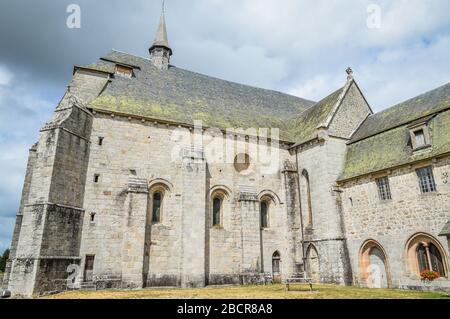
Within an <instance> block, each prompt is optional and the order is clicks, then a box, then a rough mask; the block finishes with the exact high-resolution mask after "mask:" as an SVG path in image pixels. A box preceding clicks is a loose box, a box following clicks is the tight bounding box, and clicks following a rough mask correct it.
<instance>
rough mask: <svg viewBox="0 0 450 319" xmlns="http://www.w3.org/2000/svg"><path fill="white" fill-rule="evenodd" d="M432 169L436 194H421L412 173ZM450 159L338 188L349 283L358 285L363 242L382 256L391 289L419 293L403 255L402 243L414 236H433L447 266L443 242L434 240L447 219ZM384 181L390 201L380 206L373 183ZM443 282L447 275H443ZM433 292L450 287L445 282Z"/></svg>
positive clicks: (449, 215)
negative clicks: (348, 258)
mask: <svg viewBox="0 0 450 319" xmlns="http://www.w3.org/2000/svg"><path fill="white" fill-rule="evenodd" d="M424 165H431V166H432V167H433V173H434V177H435V181H436V186H437V192H436V193H428V194H421V192H420V189H419V181H418V177H417V174H416V172H415V169H416V168H419V167H422V166H424ZM449 172H450V159H449V158H448V157H447V158H443V159H439V160H436V161H434V162H433V161H429V162H422V163H419V164H415V165H411V166H405V167H402V168H398V169H393V170H391V171H386V172H383V173H380V174H374V175H372V176H363V177H360V178H357V179H354V180H351V181H348V182H346V183H343V185H342V189H343V193H342V203H343V212H344V217H345V225H346V235H347V240H348V247H349V252H350V256H351V261H352V268H353V270H354V280H355V282H359V283H360V284H364V283H363V282H361V280H360V277H361V272H362V269H361V267H360V264H359V262H360V255H359V252H360V249H361V246H362V245H363V243H364V242H365V241H367V240H369V239H370V240H374V241H376V242H378V243H379V244H380V245H381V247H382V248H383V249H384V251H385V252H386V255H387V256H386V260H387V263H388V268H389V269H388V273H389V274H390V277H391V286H393V287H423V286H424V284H423V282H421V281H420V280H419V276H418V274H417V273H411V272H410V270H409V269H410V265H409V263H410V262H409V261H408V258H407V255H406V244H407V241H408V240H409V239H410V238H411V237H412V236H413V235H415V234H417V233H426V234H428V235H430V236H432V237H433V238H434V239H435V240H436V241H437V242H439V243H440V244H441V245H442V247H444V249H443V250H444V251H443V252H442V253H443V254H444V262H445V263H446V264H447V269H449V264H448V260H449V259H448V249H449V246H448V242H447V240H446V239H445V238H444V237H439V236H438V234H439V233H440V231H441V230H442V228H443V227H444V225H445V224H446V222H447V221H448V220H449V219H450V183H449V181H448V178H447V176H448V174H449ZM380 176H388V177H389V184H390V190H391V194H392V200H388V201H380V199H379V197H378V190H377V185H376V182H375V178H377V177H380ZM447 276H448V274H447ZM433 286H443V287H450V282H449V281H448V279H446V278H441V279H439V280H437V281H436V282H435V283H433Z"/></svg>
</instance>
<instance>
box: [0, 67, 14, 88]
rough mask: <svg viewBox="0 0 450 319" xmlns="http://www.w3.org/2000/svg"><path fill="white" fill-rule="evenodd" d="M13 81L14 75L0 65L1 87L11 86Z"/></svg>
mask: <svg viewBox="0 0 450 319" xmlns="http://www.w3.org/2000/svg"><path fill="white" fill-rule="evenodd" d="M11 80H12V74H11V73H10V72H9V71H8V70H7V69H6V68H5V67H4V66H2V65H0V85H5V86H6V85H9V83H10V82H11Z"/></svg>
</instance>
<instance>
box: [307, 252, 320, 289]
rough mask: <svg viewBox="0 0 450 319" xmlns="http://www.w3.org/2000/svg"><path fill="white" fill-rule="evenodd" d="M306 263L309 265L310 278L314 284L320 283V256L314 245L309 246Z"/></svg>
mask: <svg viewBox="0 0 450 319" xmlns="http://www.w3.org/2000/svg"><path fill="white" fill-rule="evenodd" d="M306 261H307V263H308V264H307V267H306V272H307V274H308V277H309V278H311V279H312V280H313V282H320V261H319V254H318V253H317V249H316V247H314V245H309V247H308V251H307V252H306Z"/></svg>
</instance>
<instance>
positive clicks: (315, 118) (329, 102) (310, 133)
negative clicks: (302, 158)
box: [289, 86, 346, 144]
mask: <svg viewBox="0 0 450 319" xmlns="http://www.w3.org/2000/svg"><path fill="white" fill-rule="evenodd" d="M345 88H346V87H345V86H344V87H342V88H340V89H339V90H337V91H335V92H333V93H331V94H330V95H328V96H327V97H325V98H324V99H322V100H321V101H319V102H317V103H316V104H315V105H314V106H312V107H310V108H309V109H307V110H305V111H303V112H302V113H301V114H300V115H299V116H298V117H296V118H294V119H293V120H292V121H291V123H292V127H291V130H290V132H289V133H290V134H291V136H290V138H291V140H293V141H295V142H296V143H297V144H302V143H305V142H307V141H310V140H312V139H314V138H316V137H317V129H318V128H319V127H321V126H323V125H325V124H326V121H327V119H328V117H329V116H330V115H331V113H332V112H333V110H334V109H335V106H336V104H337V103H338V102H339V98H340V97H341V95H342V93H343V91H344V90H345Z"/></svg>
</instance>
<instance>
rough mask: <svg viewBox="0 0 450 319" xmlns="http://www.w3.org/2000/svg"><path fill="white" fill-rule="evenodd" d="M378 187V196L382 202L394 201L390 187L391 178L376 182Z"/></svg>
mask: <svg viewBox="0 0 450 319" xmlns="http://www.w3.org/2000/svg"><path fill="white" fill-rule="evenodd" d="M376 182H377V186H378V196H379V197H380V200H390V199H392V195H391V189H390V187H389V178H388V177H382V178H377V180H376Z"/></svg>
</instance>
